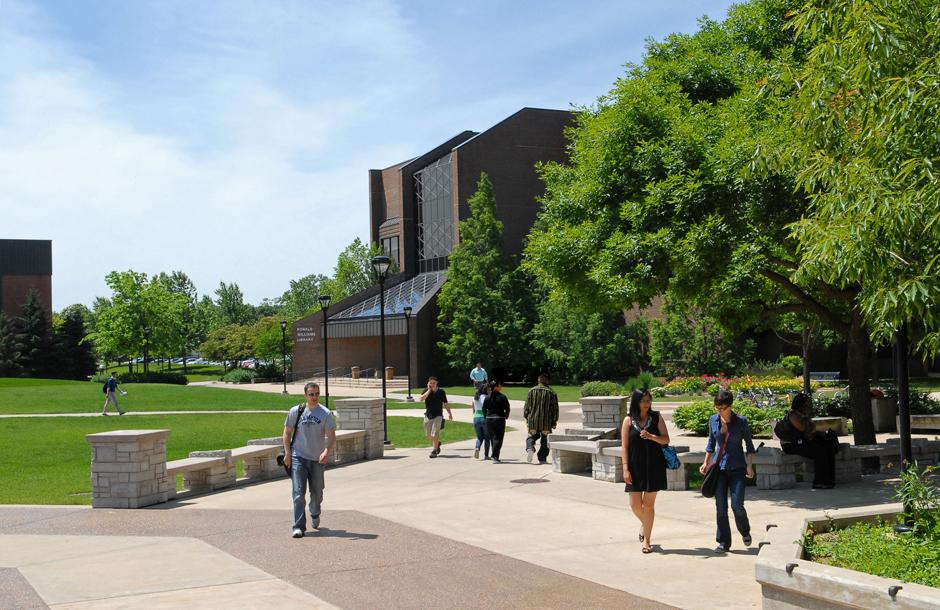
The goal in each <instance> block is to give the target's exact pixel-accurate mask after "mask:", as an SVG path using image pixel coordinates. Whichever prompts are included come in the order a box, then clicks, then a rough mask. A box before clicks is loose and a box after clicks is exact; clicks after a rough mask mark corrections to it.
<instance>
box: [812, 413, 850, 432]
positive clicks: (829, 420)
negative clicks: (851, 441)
mask: <svg viewBox="0 0 940 610" xmlns="http://www.w3.org/2000/svg"><path fill="white" fill-rule="evenodd" d="M813 423H814V424H816V431H817V432H825V431H826V430H832V431H833V432H835V433H836V434H838V435H839V436H845V435H847V434H848V433H849V426H848V422H847V421H846V419H845V418H844V417H814V418H813Z"/></svg>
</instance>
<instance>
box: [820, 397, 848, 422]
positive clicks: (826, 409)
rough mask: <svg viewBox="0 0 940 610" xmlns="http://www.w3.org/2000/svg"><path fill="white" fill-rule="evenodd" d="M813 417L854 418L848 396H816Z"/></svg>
mask: <svg viewBox="0 0 940 610" xmlns="http://www.w3.org/2000/svg"><path fill="white" fill-rule="evenodd" d="M813 415H815V416H816V417H852V402H851V401H850V400H849V395H848V394H842V393H839V394H814V395H813Z"/></svg>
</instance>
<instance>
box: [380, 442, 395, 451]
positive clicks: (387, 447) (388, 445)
mask: <svg viewBox="0 0 940 610" xmlns="http://www.w3.org/2000/svg"><path fill="white" fill-rule="evenodd" d="M394 448H395V445H394V444H393V443H392V441H385V442H384V443H382V449H384V450H385V451H389V450H390V449H394Z"/></svg>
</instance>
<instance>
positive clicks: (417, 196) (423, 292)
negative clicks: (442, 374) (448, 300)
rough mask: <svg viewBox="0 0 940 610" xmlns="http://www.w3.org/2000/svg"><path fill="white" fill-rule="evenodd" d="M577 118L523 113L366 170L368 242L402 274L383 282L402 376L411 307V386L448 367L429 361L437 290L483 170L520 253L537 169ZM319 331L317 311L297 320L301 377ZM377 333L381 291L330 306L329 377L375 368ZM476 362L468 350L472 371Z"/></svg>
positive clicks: (391, 360)
mask: <svg viewBox="0 0 940 610" xmlns="http://www.w3.org/2000/svg"><path fill="white" fill-rule="evenodd" d="M573 121H574V114H573V113H571V112H567V111H563V110H543V109H537V108H523V109H522V110H520V111H518V112H516V113H515V114H513V115H512V116H510V117H508V118H506V119H504V120H503V121H501V122H500V123H498V124H496V125H494V126H493V127H491V128H489V129H487V130H486V131H483V132H481V133H475V132H472V131H464V132H462V133H460V134H458V135H457V136H455V137H453V138H451V139H450V140H447V141H446V142H443V143H442V144H441V145H440V146H437V147H436V148H434V149H432V150H429V151H427V152H426V153H424V154H422V155H420V156H418V157H415V158H413V159H410V160H408V161H403V162H401V163H398V164H396V165H393V166H391V167H388V168H386V169H383V170H369V213H370V222H371V241H373V242H376V243H379V244H381V245H382V248H383V249H384V251H385V252H386V253H387V254H388V255H389V257H391V258H392V259H393V260H394V261H395V262H396V263H397V264H398V266H399V268H400V269H401V273H399V274H397V275H395V276H394V277H391V278H389V279H388V281H386V283H385V335H386V336H385V350H386V358H385V359H386V365H387V366H392V367H394V368H395V375H396V376H402V375H404V373H405V369H406V366H405V362H406V360H405V358H406V355H405V351H406V346H405V338H406V336H405V318H404V312H403V308H404V307H406V306H411V307H412V309H413V314H412V317H411V321H410V327H411V328H410V333H411V346H410V350H408V355H407V357H408V358H409V359H410V360H411V376H412V383H420V382H421V381H422V380H424V379H426V378H427V376H428V375H432V374H435V373H436V372H438V370H439V369H441V368H444V367H442V366H441V363H439V362H434V360H433V355H434V352H435V348H434V345H435V342H436V341H437V339H438V335H437V314H438V308H437V293H438V292H439V291H440V289H441V286H442V285H443V284H444V282H445V281H446V279H447V267H448V257H449V256H450V253H451V252H452V251H453V248H454V245H455V244H456V243H457V242H458V240H459V235H458V222H459V221H460V220H463V219H465V218H467V217H468V216H469V215H470V210H469V207H468V205H467V200H468V199H469V198H470V197H471V196H472V195H473V194H474V193H475V192H476V185H477V182H478V181H479V179H480V175H481V174H482V173H483V172H486V174H487V175H489V177H490V180H491V181H492V183H493V191H494V194H495V197H496V215H497V217H498V218H499V219H500V220H501V221H502V223H503V226H504V231H505V233H504V244H505V248H506V251H507V252H510V253H512V254H519V253H520V252H521V251H522V248H523V245H524V239H525V237H526V235H527V234H528V233H529V230H530V229H531V228H532V224H533V223H534V222H535V218H536V216H537V214H538V212H539V209H540V204H539V202H538V198H539V197H541V196H542V194H543V193H544V190H545V187H544V185H543V183H542V181H541V179H540V178H539V176H538V174H537V173H536V171H535V165H536V163H539V162H547V161H555V162H560V163H564V162H566V161H567V158H568V156H567V148H566V146H567V142H566V140H565V136H564V130H565V128H566V127H568V126H570V125H572V124H573ZM322 331H323V318H322V315H321V313H320V312H318V313H316V314H313V315H310V316H307V317H306V318H303V319H301V320H299V321H297V322H296V323H295V324H294V326H293V333H294V360H293V362H294V372H295V375H300V376H304V374H305V373H309V374H313V373H318V372H322V370H323V342H322ZM379 334H380V333H379V288H378V286H374V287H372V288H369V289H368V290H365V291H363V292H361V293H359V294H356V295H354V296H351V297H349V298H347V299H344V300H342V301H341V302H338V303H333V304H332V305H331V306H330V309H329V346H328V347H329V365H330V371H331V372H330V375H331V376H333V375H348V374H349V372H350V368H351V367H353V366H358V367H360V368H361V369H363V370H366V369H371V370H378V369H379V368H380V366H381V358H380V345H379ZM474 358H475V355H474V354H467V366H468V369H467V370H468V371H469V368H470V367H472V366H473V363H474ZM484 364H486V365H487V366H491V363H484Z"/></svg>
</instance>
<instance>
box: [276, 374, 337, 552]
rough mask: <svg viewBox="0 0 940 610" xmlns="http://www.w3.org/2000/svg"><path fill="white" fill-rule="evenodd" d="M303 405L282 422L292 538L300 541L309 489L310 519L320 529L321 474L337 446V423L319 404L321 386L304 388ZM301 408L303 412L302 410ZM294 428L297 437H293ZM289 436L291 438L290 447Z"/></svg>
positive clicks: (314, 526)
mask: <svg viewBox="0 0 940 610" xmlns="http://www.w3.org/2000/svg"><path fill="white" fill-rule="evenodd" d="M304 396H305V397H306V399H307V402H306V404H304V405H297V406H296V407H291V410H290V411H289V412H288V413H287V418H286V419H285V420H284V436H283V442H284V464H285V465H287V466H290V467H291V483H292V485H291V487H292V494H293V499H294V529H293V532H292V534H291V535H292V536H293V537H294V538H303V537H304V532H305V531H306V530H307V516H306V514H304V498H305V496H306V495H307V487H308V486H309V488H310V520H311V522H312V523H311V525H312V526H313V528H314V529H317V528H319V527H320V503H321V502H323V487H324V477H323V473H324V471H325V470H326V463H327V461H328V460H329V457H330V452H331V451H332V450H333V447H334V446H335V445H336V420H335V419H334V418H333V413H331V412H330V410H329V409H327V408H326V407H324V406H323V405H321V404H320V386H319V385H317V384H315V383H308V384H307V385H305V386H304ZM301 406H303V411H301ZM294 428H297V434H296V435H295V434H294ZM291 437H294V442H293V446H291Z"/></svg>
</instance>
